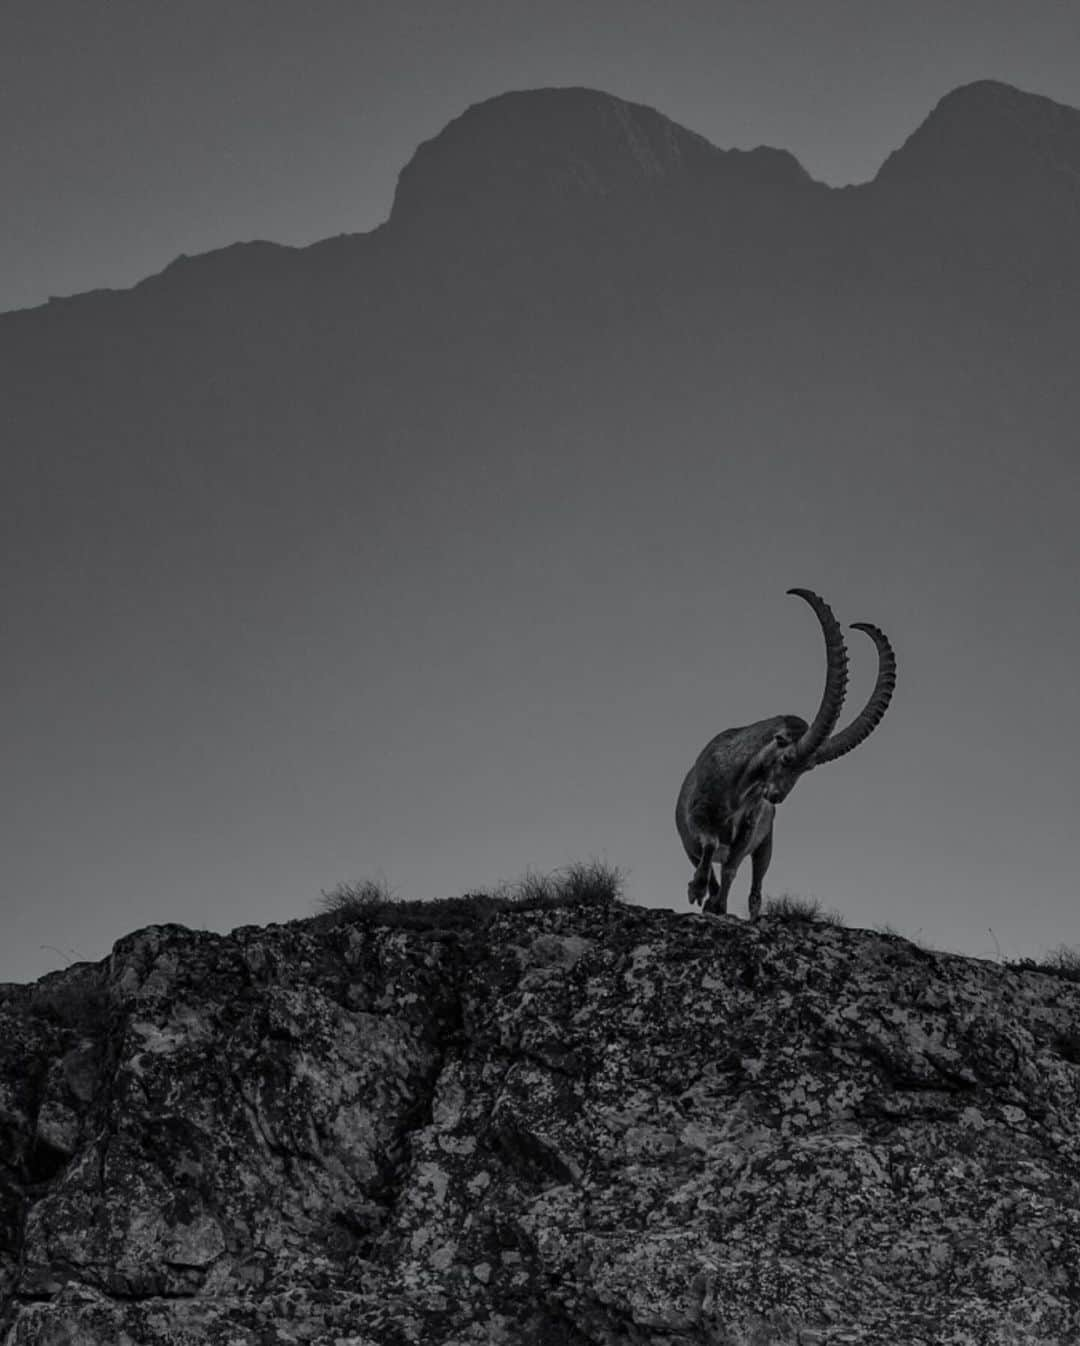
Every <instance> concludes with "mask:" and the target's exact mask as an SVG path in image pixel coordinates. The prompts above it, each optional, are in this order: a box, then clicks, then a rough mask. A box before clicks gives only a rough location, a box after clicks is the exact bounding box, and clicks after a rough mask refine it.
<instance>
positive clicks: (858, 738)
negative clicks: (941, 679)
mask: <svg viewBox="0 0 1080 1346" xmlns="http://www.w3.org/2000/svg"><path fill="white" fill-rule="evenodd" d="M788 592H789V593H793V594H797V595H798V596H799V597H800V598H803V599H805V600H806V602H807V603H809V604H810V606H811V607H812V608H813V609H814V612H815V613H816V615H817V618H818V621H819V622H820V623H821V629H822V632H823V633H824V636H825V654H826V677H825V691H824V694H823V695H822V698H821V705H820V707H819V708H818V713H817V715H816V716H815V717H814V721H813V723H812V724H809V725H808V724H807V722H806V721H805V720H803V719H800V717H799V716H797V715H776V716H773V717H772V718H771V719H768V720H758V721H757V722H756V723H755V724H748V725H745V726H744V727H742V728H739V729H725V730H724V732H723V733H721V734H717V735H716V737H715V738H713V739H710V741H709V742H708V743H707V744H706V745H705V747H704V748H703V749H702V751H701V752H700V754H699V755H698V759H697V761H696V762H695V763H694V765H693V766H692V767H691V768H690V770H689V772H688V773H687V776H686V779H685V780H684V781H683V785H682V789H681V790H680V791H679V800H678V804H677V805H676V808H675V824H676V826H677V827H678V829H679V836H680V837H681V838H682V843H683V847H684V848H685V850H686V854H687V855H688V856H689V858H690V862H691V864H693V866H694V876H693V878H692V879H691V880H690V885H689V888H688V895H689V898H690V901H691V902H701V901H702V900H703V899H704V898H706V893H707V894H708V897H707V900H706V901H705V907H704V909H705V910H706V911H708V912H713V913H716V914H723V913H724V912H726V911H727V899H728V893H729V892H730V890H731V885H732V882H733V880H734V878H735V874H736V872H737V871H738V868H739V866H740V865H741V864H742V862H743V861H744V860H745V859H746V857H747V856H750V860H751V865H752V877H751V883H750V916H751V918H756V917H757V915H758V913H759V912H760V910H761V885H762V881H763V880H764V878H765V872H766V870H767V869H768V867H769V861H770V860H771V859H772V837H773V817H774V815H775V813H776V806H777V804H779V803H781V802H782V801H783V800H784V799H786V798H787V796H788V794H789V793H790V791H791V789H792V787H793V786H794V785H795V782H796V781H797V780H798V779H799V777H800V776H801V775H802V774H803V773H804V772H806V771H809V770H810V769H811V768H812V767H815V766H820V765H822V763H824V762H831V761H833V760H834V759H835V758H837V757H842V756H843V755H844V753H846V752H850V751H851V750H852V749H853V748H856V747H858V745H859V744H860V743H862V741H863V740H864V739H865V738H866V737H867V736H868V735H869V734H870V733H872V732H873V730H874V729H875V728H876V726H877V725H878V723H879V722H880V720H881V717H882V716H883V715H884V714H885V711H886V709H887V708H888V705H889V701H890V700H891V699H892V693H893V688H894V687H895V685H896V657H895V655H894V653H893V649H892V646H891V645H890V644H889V641H888V639H887V638H886V636H885V634H884V633H883V632H882V631H880V630H878V628H877V627H876V626H871V625H869V623H867V622H856V623H854V625H855V627H856V628H857V629H858V630H860V631H865V632H866V633H867V635H869V636H870V638H871V639H872V640H873V642H874V644H875V645H876V646H877V652H878V675H877V681H876V683H875V686H874V690H873V692H872V693H871V695H870V699H869V700H868V701H867V703H866V705H865V706H864V707H863V709H862V711H861V712H860V713H859V715H858V716H856V718H855V719H854V720H853V721H852V722H851V724H849V725H848V726H847V728H846V729H844V730H842V731H841V732H840V733H838V734H835V735H833V732H832V731H833V729H834V728H835V726H836V721H837V719H838V718H839V715H840V709H841V707H842V705H843V702H844V692H845V691H846V689H847V648H846V646H845V645H844V637H843V633H842V632H841V630H840V625H839V623H838V622H837V620H836V618H835V617H834V616H833V614H832V611H831V610H830V608H829V606H828V604H827V603H826V602H825V601H824V600H823V599H821V598H819V597H818V596H817V594H814V593H811V592H810V590H809V589H789V590H788ZM830 735H832V737H830ZM714 863H718V864H719V865H720V880H719V882H717V879H716V875H715V873H714V872H713V864H714Z"/></svg>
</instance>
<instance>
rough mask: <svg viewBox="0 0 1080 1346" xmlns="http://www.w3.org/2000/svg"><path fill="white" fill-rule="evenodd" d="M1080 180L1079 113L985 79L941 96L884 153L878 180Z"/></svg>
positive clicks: (1059, 104) (1040, 96) (1048, 100)
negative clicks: (908, 132) (891, 149)
mask: <svg viewBox="0 0 1080 1346" xmlns="http://www.w3.org/2000/svg"><path fill="white" fill-rule="evenodd" d="M1048 174H1049V175H1052V176H1053V175H1060V174H1064V175H1066V176H1067V177H1069V178H1073V179H1077V180H1080V111H1078V110H1077V109H1076V108H1071V107H1067V106H1066V105H1065V104H1063V103H1055V102H1054V101H1053V99H1051V98H1045V97H1043V96H1042V95H1041V94H1032V93H1025V92H1024V91H1023V90H1021V89H1016V88H1014V87H1013V86H1012V85H1011V84H1003V83H1001V82H1000V81H998V80H993V79H983V80H977V81H975V82H974V83H973V84H964V85H961V86H960V87H959V88H957V89H953V91H952V92H951V93H948V94H946V95H945V97H944V98H942V99H941V101H940V102H939V103H938V104H937V106H936V107H935V108H934V110H933V111H932V112H931V113H930V115H929V117H927V118H926V120H925V121H924V122H923V123H922V125H921V126H919V127H918V128H917V129H916V130H915V131H914V132H913V133H912V135H910V136H909V137H908V139H907V140H906V141H905V142H904V144H903V145H901V147H900V148H899V149H898V150H895V151H894V152H893V153H892V154H890V155H889V157H888V159H886V160H885V163H884V164H883V165H882V166H881V170H880V171H879V173H878V175H877V179H876V180H877V181H878V182H885V183H894V184H898V185H899V184H908V183H917V182H945V181H951V182H967V183H970V182H971V181H973V180H975V181H984V182H999V183H1000V182H1002V181H1014V180H1016V179H1018V178H1027V179H1030V178H1032V177H1035V176H1039V177H1044V176H1046V175H1048Z"/></svg>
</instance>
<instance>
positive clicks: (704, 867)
mask: <svg viewBox="0 0 1080 1346" xmlns="http://www.w3.org/2000/svg"><path fill="white" fill-rule="evenodd" d="M715 854H716V843H715V842H707V843H706V844H705V845H704V846H703V847H702V848H701V858H700V859H699V860H698V862H697V868H696V869H695V870H694V877H693V878H692V879H691V880H690V883H689V885H688V886H687V889H686V895H687V897H688V898H689V899H690V901H691V902H693V903H694V904H695V905H696V904H697V903H699V902H700V901H701V899H702V898H703V897H704V896H705V890H706V889H708V891H709V892H710V893H711V892H712V890H713V885H714V884H715V883H716V878H715V876H714V875H713V872H712V862H713V856H714V855H715Z"/></svg>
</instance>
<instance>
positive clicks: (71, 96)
mask: <svg viewBox="0 0 1080 1346" xmlns="http://www.w3.org/2000/svg"><path fill="white" fill-rule="evenodd" d="M5 30H6V36H7V40H6V41H5V42H3V43H0V111H2V112H3V114H4V120H5V125H7V126H8V127H9V128H13V131H14V133H13V134H11V135H10V136H9V137H8V138H6V139H5V141H4V143H3V145H0V182H3V183H4V184H5V197H6V200H7V212H8V215H7V227H6V229H5V231H4V241H3V243H2V244H0V278H2V283H0V311H5V310H9V309H13V308H19V307H26V306H34V305H37V304H41V303H44V302H46V300H47V299H48V298H49V296H50V295H58V296H61V295H69V294H75V293H80V292H83V291H86V290H90V289H94V288H98V287H116V288H127V287H129V286H131V285H134V284H136V283H137V282H138V281H140V280H142V279H143V278H145V277H146V276H148V275H151V274H154V273H156V272H158V271H160V270H161V269H162V268H163V267H165V266H166V265H168V264H169V263H170V262H171V261H173V260H174V259H175V258H176V257H177V256H180V255H189V256H190V255H197V254H199V253H202V252H206V251H211V250H214V249H216V248H220V247H224V246H228V245H229V244H232V243H235V242H238V241H246V240H252V239H267V240H269V241H272V242H279V243H285V244H290V245H295V246H303V245H306V244H309V243H312V242H315V241H317V240H319V239H322V238H326V237H330V236H333V235H335V234H339V233H362V232H366V231H368V230H370V229H372V228H374V227H376V226H377V225H378V224H380V223H382V222H383V221H384V220H385V219H386V217H387V215H388V213H389V208H390V202H391V200H392V197H393V191H394V184H395V181H396V178H397V175H398V173H399V172H400V171H401V169H402V168H403V167H404V166H405V164H406V163H407V162H408V161H409V160H410V158H411V157H412V154H413V153H414V152H415V150H416V148H417V146H418V145H419V144H420V143H421V142H423V141H425V140H428V139H430V138H431V137H432V136H435V135H437V134H438V132H439V131H441V130H442V128H443V127H444V126H445V125H446V124H447V123H448V122H449V121H451V120H452V119H453V118H454V117H456V116H458V115H460V114H461V113H462V112H463V111H464V110H465V109H466V107H468V106H470V105H472V104H474V103H477V102H481V101H484V100H486V99H488V98H491V97H495V96H497V95H498V94H500V93H503V92H506V91H508V90H512V89H524V88H534V87H551V86H554V87H587V88H596V89H599V90H600V91H602V92H606V93H610V94H614V95H616V96H617V97H620V98H624V99H627V100H629V101H631V102H638V103H644V104H646V105H647V106H651V107H655V108H656V109H657V110H658V111H660V112H661V113H663V114H664V115H665V116H667V117H669V118H671V119H672V120H673V121H675V122H677V123H679V124H680V125H683V126H685V127H687V128H688V129H689V130H692V131H695V132H697V133H699V134H701V135H703V136H705V137H706V139H708V140H709V141H711V142H712V143H713V144H714V145H716V146H718V147H719V148H753V147H755V146H757V145H768V146H773V147H775V148H779V149H786V150H789V151H790V152H791V153H793V154H794V155H795V157H796V158H798V159H799V161H800V163H801V164H802V165H803V167H804V168H806V170H807V171H808V172H809V173H810V174H811V176H813V177H814V178H816V179H818V180H820V181H823V182H826V183H828V184H829V185H832V186H841V185H846V184H849V183H854V182H861V181H867V180H869V179H871V178H872V177H873V176H874V174H875V173H876V172H877V170H878V169H879V168H880V166H881V164H882V162H883V161H884V159H885V158H886V157H887V155H888V154H889V153H890V152H891V151H893V150H895V149H896V148H898V147H899V146H900V144H902V143H903V141H904V139H905V138H906V137H907V136H908V135H910V134H911V132H912V131H913V130H914V129H915V128H916V126H918V125H919V124H920V123H921V122H922V121H923V120H925V118H926V117H927V116H928V115H929V113H930V111H931V109H932V108H933V107H934V105H935V104H936V103H937V102H938V101H939V100H940V99H941V98H942V97H944V96H945V94H947V93H948V92H950V90H951V89H953V88H955V87H957V86H958V85H961V84H965V83H969V82H971V81H974V80H978V79H984V78H994V79H1000V80H1003V81H1004V82H1006V83H1011V84H1015V85H1016V86H1018V87H1020V88H1023V89H1025V90H1026V91H1027V92H1031V93H1039V94H1043V95H1045V96H1046V97H1050V98H1053V99H1055V100H1056V101H1059V102H1064V103H1066V104H1069V105H1071V106H1080V24H1078V23H1077V22H1076V17H1075V11H1074V10H1073V9H1072V8H1071V7H1070V5H1069V4H1068V3H1064V2H1062V3H1057V0H1054V2H1053V3H1045V4H1043V5H1041V6H1040V9H1039V21H1038V22H1037V23H1036V22H1033V21H1032V22H1026V23H1025V24H1024V25H1023V26H1022V27H1021V28H1020V29H1019V30H1018V29H1017V26H1016V24H1015V22H1014V11H1013V9H1012V7H1011V6H1010V5H1009V4H1008V3H1005V0H1001V2H999V3H981V4H974V5H967V6H965V7H964V10H963V12H962V13H961V12H959V11H957V10H952V11H942V10H941V7H940V6H934V5H930V4H928V3H917V4H909V5H906V6H903V7H900V6H892V5H876V6H873V7H870V6H867V7H861V8H859V9H858V10H853V9H852V7H851V6H850V5H846V4H844V3H842V0H831V3H827V4H824V5H818V6H815V7H814V9H813V11H809V10H807V9H806V8H805V6H800V5H798V4H797V3H795V0H783V2H781V3H773V4H767V5H758V6H746V5H742V4H728V5H716V4H710V3H706V2H705V0H701V2H700V3H699V2H698V0H694V3H685V4H683V5H681V6H678V7H676V9H675V10H672V9H670V8H665V9H664V10H663V11H662V12H661V11H660V10H659V9H657V7H656V6H654V5H651V4H649V3H646V2H645V0H633V2H632V3H626V2H625V0H623V3H620V4H619V5H611V4H595V3H594V4H589V5H585V6H581V5H575V4H570V3H566V2H564V0H559V3H554V4H552V5H548V6H544V7H543V9H542V10H538V9H537V8H536V7H534V6H529V5H528V4H526V3H524V2H523V0H511V2H510V3H507V4H502V5H498V6H496V5H494V4H489V3H468V4H462V5H457V6H454V7H453V8H452V10H447V9H446V8H445V7H439V6H435V5H430V4H416V3H401V4H382V3H376V4H367V5H355V4H348V3H343V2H340V3H328V4H326V5H325V6H323V7H322V9H321V10H320V13H319V23H318V24H315V23H313V22H312V21H311V15H310V13H309V12H307V11H301V10H300V9H299V8H298V7H297V6H296V5H295V4H293V3H291V2H289V0H262V3H260V4H257V5H256V4H255V3H254V2H253V0H231V2H230V3H229V4H226V5H221V4H211V3H210V2H209V0H188V3H186V4H185V5H184V6H183V7H182V9H181V8H180V7H175V8H172V9H167V8H165V7H156V8H154V9H152V10H150V9H147V7H146V6H140V5H139V4H138V3H137V0H117V2H116V3H114V4H111V5H109V6H108V7H105V6H95V5H92V4H91V5H81V4H78V3H75V2H74V0H51V2H50V0H46V3H31V0H15V3H14V4H13V5H12V6H10V7H9V9H8V11H7V13H6V17H5V19H4V20H3V27H2V28H0V32H4V31H5ZM931 35H932V36H931Z"/></svg>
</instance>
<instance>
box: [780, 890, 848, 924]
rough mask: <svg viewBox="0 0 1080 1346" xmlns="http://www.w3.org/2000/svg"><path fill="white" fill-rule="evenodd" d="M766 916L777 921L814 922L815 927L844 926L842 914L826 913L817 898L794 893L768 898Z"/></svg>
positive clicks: (831, 911)
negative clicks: (799, 895)
mask: <svg viewBox="0 0 1080 1346" xmlns="http://www.w3.org/2000/svg"><path fill="white" fill-rule="evenodd" d="M764 914H765V915H766V916H771V917H773V919H774V920H777V921H812V922H813V923H814V924H815V925H837V926H840V925H843V924H844V918H843V916H842V915H841V914H840V912H838V911H833V910H828V911H826V910H825V908H824V907H822V905H821V903H820V902H819V901H818V899H817V898H816V897H797V896H796V895H795V894H794V893H781V895H780V896H779V897H769V898H766V899H765V911H764Z"/></svg>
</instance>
